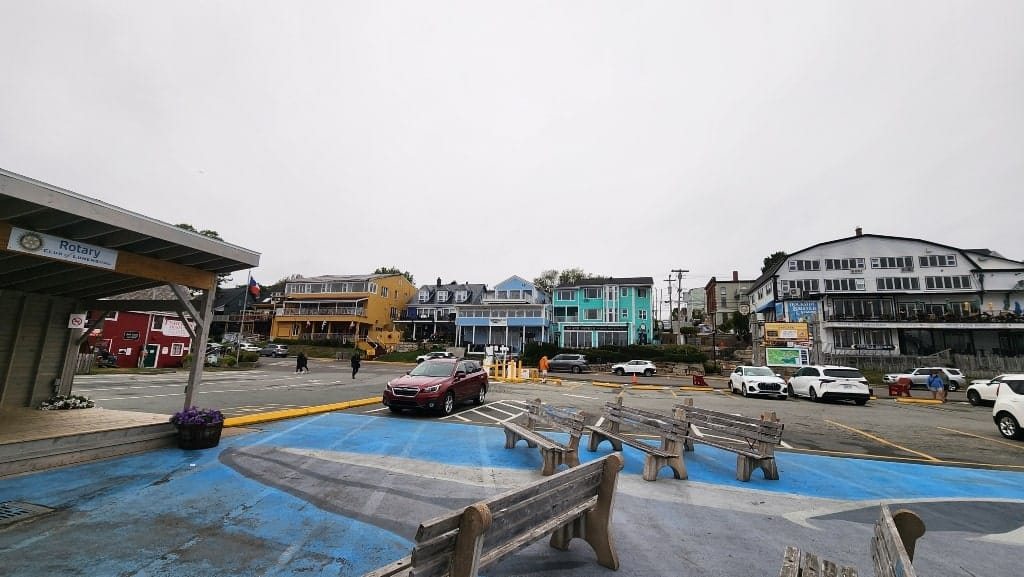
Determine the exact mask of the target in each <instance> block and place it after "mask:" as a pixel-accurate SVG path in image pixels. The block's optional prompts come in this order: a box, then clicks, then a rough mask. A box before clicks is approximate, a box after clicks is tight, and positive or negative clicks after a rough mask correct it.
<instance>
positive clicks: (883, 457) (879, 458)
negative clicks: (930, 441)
mask: <svg viewBox="0 0 1024 577" xmlns="http://www.w3.org/2000/svg"><path fill="white" fill-rule="evenodd" d="M785 450H786V451H791V452H794V453H805V454H808V455H828V456H832V457H853V458H856V459H870V460H872V461H896V462H901V463H921V464H927V465H942V466H949V465H953V466H958V467H959V466H963V467H982V468H985V469H997V470H1024V465H1001V464H998V463H982V462H978V461H942V460H939V461H931V460H926V459H918V458H915V457H897V456H892V455H872V454H870V453H851V452H849V451H828V450H825V449H804V448H801V447H787V448H786V449H785Z"/></svg>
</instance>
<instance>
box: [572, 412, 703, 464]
mask: <svg viewBox="0 0 1024 577" xmlns="http://www.w3.org/2000/svg"><path fill="white" fill-rule="evenodd" d="M601 419H602V422H601V423H600V424H599V425H588V426H586V427H585V428H586V430H587V431H589V432H590V443H589V444H588V445H587V449H588V450H589V451H590V452H594V451H596V450H597V447H598V446H599V445H600V444H601V442H602V441H608V442H609V443H611V445H612V449H613V450H615V451H622V445H629V446H630V447H633V448H634V449H639V450H641V451H643V452H644V472H643V477H644V480H645V481H656V480H657V479H658V471H660V470H661V469H662V467H666V466H667V467H671V468H672V474H673V475H674V476H675V478H676V479H685V478H686V477H687V475H686V463H684V462H683V457H682V450H683V443H684V442H685V440H686V423H683V422H681V421H677V420H676V419H674V418H672V417H667V416H665V415H661V414H658V413H654V412H651V411H645V410H643V409H635V408H632V407H626V406H623V404H622V396H621V395H620V396H619V398H618V399H617V400H616V401H615V402H614V403H606V404H605V406H604V411H603V412H602V414H601ZM622 425H626V426H627V427H629V426H632V427H633V428H634V429H636V430H637V431H639V432H641V433H649V434H652V435H656V436H658V437H660V439H661V444H660V446H657V447H656V446H654V445H652V444H650V443H645V442H643V441H641V440H639V439H637V438H635V437H630V436H626V435H625V434H623V432H622V430H621V426H622Z"/></svg>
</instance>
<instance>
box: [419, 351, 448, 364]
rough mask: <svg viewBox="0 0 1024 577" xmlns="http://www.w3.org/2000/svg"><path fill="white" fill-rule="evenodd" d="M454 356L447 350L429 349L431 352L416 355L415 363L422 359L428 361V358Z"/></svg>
mask: <svg viewBox="0 0 1024 577" xmlns="http://www.w3.org/2000/svg"><path fill="white" fill-rule="evenodd" d="M454 358H455V354H453V353H449V352H448V351H431V352H429V353H427V354H425V355H420V356H418V357H416V362H417V363H422V362H423V361H429V360H430V359H454Z"/></svg>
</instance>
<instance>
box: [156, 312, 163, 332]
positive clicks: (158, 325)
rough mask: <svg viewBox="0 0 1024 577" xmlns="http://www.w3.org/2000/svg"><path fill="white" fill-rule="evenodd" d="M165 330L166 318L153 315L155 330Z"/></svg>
mask: <svg viewBox="0 0 1024 577" xmlns="http://www.w3.org/2000/svg"><path fill="white" fill-rule="evenodd" d="M163 328H164V317H162V316H160V315H153V330H154V331H159V330H163Z"/></svg>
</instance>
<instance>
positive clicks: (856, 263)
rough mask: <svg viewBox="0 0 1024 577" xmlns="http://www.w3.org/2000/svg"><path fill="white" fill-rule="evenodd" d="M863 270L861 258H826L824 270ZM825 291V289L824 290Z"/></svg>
mask: <svg viewBox="0 0 1024 577" xmlns="http://www.w3.org/2000/svg"><path fill="white" fill-rule="evenodd" d="M857 269H860V270H864V259H862V258H826V259H825V270H857ZM826 290H827V289H826Z"/></svg>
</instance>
